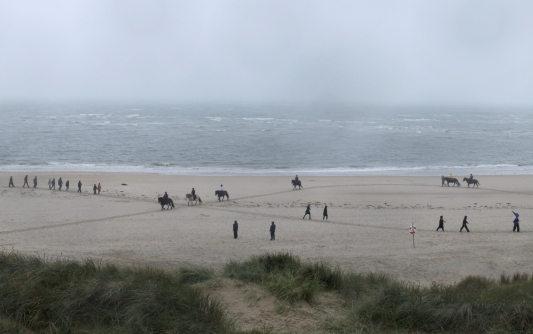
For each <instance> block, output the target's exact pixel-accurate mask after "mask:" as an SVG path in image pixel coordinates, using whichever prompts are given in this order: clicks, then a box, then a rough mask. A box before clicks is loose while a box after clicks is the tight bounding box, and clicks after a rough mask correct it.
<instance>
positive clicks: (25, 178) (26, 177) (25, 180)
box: [22, 175, 30, 188]
mask: <svg viewBox="0 0 533 334" xmlns="http://www.w3.org/2000/svg"><path fill="white" fill-rule="evenodd" d="M24 186H28V188H29V187H30V185H29V184H28V175H26V176H24V184H23V185H22V188H24Z"/></svg>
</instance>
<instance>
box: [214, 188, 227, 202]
mask: <svg viewBox="0 0 533 334" xmlns="http://www.w3.org/2000/svg"><path fill="white" fill-rule="evenodd" d="M215 196H218V200H219V201H220V198H222V200H224V196H226V197H227V198H228V201H229V195H228V192H227V191H225V190H215Z"/></svg>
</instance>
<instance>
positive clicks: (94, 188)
mask: <svg viewBox="0 0 533 334" xmlns="http://www.w3.org/2000/svg"><path fill="white" fill-rule="evenodd" d="M96 190H98V187H96V183H95V184H94V186H93V193H94V194H95V195H96Z"/></svg>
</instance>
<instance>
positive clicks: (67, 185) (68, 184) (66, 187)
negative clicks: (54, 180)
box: [65, 180, 70, 191]
mask: <svg viewBox="0 0 533 334" xmlns="http://www.w3.org/2000/svg"><path fill="white" fill-rule="evenodd" d="M69 186H70V181H69V180H67V182H66V183H65V190H66V191H68V187H69Z"/></svg>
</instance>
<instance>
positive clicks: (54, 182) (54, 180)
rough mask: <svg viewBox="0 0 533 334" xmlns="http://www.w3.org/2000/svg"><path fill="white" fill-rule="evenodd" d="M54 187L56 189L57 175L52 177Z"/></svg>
mask: <svg viewBox="0 0 533 334" xmlns="http://www.w3.org/2000/svg"><path fill="white" fill-rule="evenodd" d="M52 188H54V190H56V178H55V177H54V178H53V179H52ZM52 188H50V189H52Z"/></svg>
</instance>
